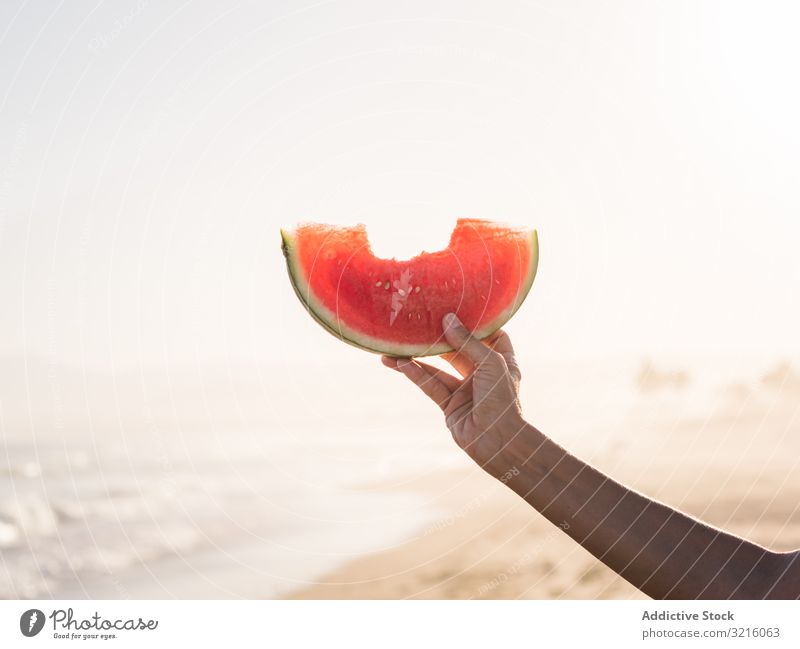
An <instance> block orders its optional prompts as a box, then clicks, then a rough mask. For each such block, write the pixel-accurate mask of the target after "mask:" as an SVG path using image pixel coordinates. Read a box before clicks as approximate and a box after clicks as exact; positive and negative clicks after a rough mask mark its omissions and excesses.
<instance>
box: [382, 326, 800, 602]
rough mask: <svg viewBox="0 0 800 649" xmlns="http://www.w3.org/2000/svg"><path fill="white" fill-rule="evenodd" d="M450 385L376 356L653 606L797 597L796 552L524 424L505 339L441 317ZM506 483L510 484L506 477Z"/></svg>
mask: <svg viewBox="0 0 800 649" xmlns="http://www.w3.org/2000/svg"><path fill="white" fill-rule="evenodd" d="M445 334H446V336H447V338H448V340H449V341H450V343H451V345H453V346H454V347H455V348H456V349H459V350H460V351H459V352H458V353H454V354H451V355H449V356H447V358H448V360H449V361H450V362H451V363H452V364H453V366H454V367H455V368H456V369H457V370H458V371H459V372H460V373H461V375H462V377H463V378H462V379H458V378H456V377H454V376H452V375H450V374H448V373H445V372H441V371H439V370H437V369H435V368H433V367H431V366H429V365H426V364H424V363H421V362H419V361H416V360H410V359H390V358H384V364H385V365H387V366H389V367H391V368H393V369H396V370H397V371H399V372H402V373H403V374H405V375H406V376H407V377H408V378H409V379H411V380H412V381H413V382H414V383H416V384H417V385H418V386H419V387H420V388H421V389H422V390H423V392H425V393H426V394H427V395H428V396H429V397H431V398H432V399H433V400H434V401H435V402H436V403H437V404H438V405H439V406H440V407H441V408H442V410H443V411H444V413H445V416H446V421H447V425H448V427H449V428H450V429H451V431H452V433H453V437H454V439H455V440H456V442H457V443H458V444H459V445H460V446H461V447H462V448H463V449H464V450H465V451H466V452H467V453H468V454H469V455H470V456H471V457H472V458H473V459H474V460H475V461H476V462H477V463H478V464H479V465H480V466H481V467H483V468H484V469H485V470H486V471H487V472H488V473H490V474H491V475H493V476H494V477H496V478H498V479H499V478H500V477H503V478H504V480H503V481H504V482H505V483H506V484H507V485H508V486H509V487H511V489H513V490H514V491H515V492H516V493H517V494H519V495H520V496H521V497H522V498H524V499H525V500H526V501H527V502H528V503H529V504H530V505H531V506H533V507H534V508H536V509H537V510H538V511H540V512H541V513H542V514H543V515H544V516H545V517H546V518H548V519H549V520H550V521H551V522H553V523H555V524H556V525H559V526H560V527H561V528H562V529H564V531H565V532H566V533H567V534H569V535H570V536H571V537H572V538H573V539H575V540H576V541H577V542H578V543H580V544H581V545H582V546H583V547H584V548H586V549H587V550H588V551H589V552H591V553H592V554H593V555H594V556H595V557H597V558H598V559H599V560H600V561H602V562H603V563H605V564H606V565H607V566H609V567H610V568H611V569H612V570H614V571H615V572H617V573H618V574H619V575H621V576H622V577H624V578H625V579H627V580H628V581H629V582H630V583H631V584H633V585H634V586H636V587H637V588H639V589H640V590H641V591H642V592H644V593H645V594H647V595H649V596H651V597H653V598H658V599H663V598H674V599H698V598H707V599H728V598H741V599H763V598H779V599H796V598H800V558H798V553H797V552H791V553H779V552H773V551H771V550H768V549H766V548H763V547H761V546H759V545H756V544H754V543H751V542H749V541H747V540H745V539H742V538H739V537H737V536H734V535H732V534H728V533H726V532H724V531H722V530H718V529H715V528H713V527H710V526H708V525H706V524H704V523H702V522H701V521H698V520H697V519H694V518H692V517H690V516H688V515H686V514H684V513H682V512H679V511H677V510H675V509H673V508H671V507H668V506H667V505H664V504H662V503H660V502H657V501H655V500H652V499H650V498H648V497H646V496H644V495H642V494H640V493H637V492H635V491H633V490H631V489H629V488H627V487H625V486H624V485H622V484H620V483H618V482H616V481H614V480H612V479H611V478H610V477H608V476H606V475H604V474H603V473H602V472H600V471H598V470H597V469H595V468H593V467H591V466H590V465H588V464H586V463H585V462H583V461H582V460H580V459H579V458H577V457H575V456H574V455H572V454H570V453H569V452H568V451H566V450H565V449H563V448H562V447H560V446H559V445H558V444H556V443H555V442H554V441H552V440H551V439H549V438H548V437H547V436H545V435H544V434H542V433H541V432H539V431H538V430H536V429H535V428H534V427H533V426H531V425H530V424H528V423H526V422H525V421H524V419H523V418H522V414H521V410H520V407H519V402H518V399H517V387H518V383H519V368H518V366H517V364H516V360H515V359H514V352H513V348H512V347H511V343H510V341H509V340H508V336H506V335H505V334H504V333H502V332H500V333H499V334H497V335H496V336H495V337H493V338H492V339H491V340H490V341H488V342H487V344H484V343H481V342H480V341H478V340H477V339H475V338H473V337H472V336H470V335H469V332H468V331H467V330H466V329H464V327H463V326H461V325H460V323H458V322H457V321H454V322H451V321H448V320H447V318H446V322H445ZM508 476H512V477H510V478H508Z"/></svg>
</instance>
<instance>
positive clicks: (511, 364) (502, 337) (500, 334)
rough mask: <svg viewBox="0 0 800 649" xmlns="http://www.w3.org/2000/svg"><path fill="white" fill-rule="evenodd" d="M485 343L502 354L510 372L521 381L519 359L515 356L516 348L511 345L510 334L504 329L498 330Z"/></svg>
mask: <svg viewBox="0 0 800 649" xmlns="http://www.w3.org/2000/svg"><path fill="white" fill-rule="evenodd" d="M485 342H487V343H488V344H489V346H490V347H491V348H492V349H494V350H495V351H496V352H499V353H500V355H501V356H502V357H503V358H504V359H505V361H506V365H507V366H508V371H509V372H511V375H512V376H513V377H514V378H515V379H516V380H517V381H519V380H520V378H521V375H522V373H521V372H520V369H519V364H518V363H517V357H516V356H515V355H514V346H513V345H512V344H511V338H509V337H508V334H507V333H506V332H505V331H503V330H502V329H498V330H497V331H496V332H494V334H492V335H491V336H490V337H489V338H488V339H487V340H486V341H485Z"/></svg>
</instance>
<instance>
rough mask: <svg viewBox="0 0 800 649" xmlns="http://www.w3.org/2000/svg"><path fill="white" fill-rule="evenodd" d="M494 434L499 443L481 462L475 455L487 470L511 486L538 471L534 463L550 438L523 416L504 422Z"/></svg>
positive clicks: (537, 462)
mask: <svg viewBox="0 0 800 649" xmlns="http://www.w3.org/2000/svg"><path fill="white" fill-rule="evenodd" d="M493 435H494V436H495V438H496V439H497V441H498V443H497V444H496V445H493V446H494V448H493V449H492V451H493V452H492V453H491V455H490V456H488V457H484V458H482V460H483V461H482V462H481V461H479V458H474V459H475V460H476V461H478V463H479V464H481V466H482V467H483V469H484V470H485V471H486V472H487V473H489V474H490V475H492V476H493V477H495V478H497V479H498V480H500V481H501V482H503V483H505V484H507V485H508V486H510V487H512V488H514V487H513V486H512V485H515V484H519V483H521V482H524V481H527V480H526V479H527V478H529V477H531V476H532V475H534V474H538V473H539V471H537V470H536V468H535V467H536V466H537V465H538V464H540V462H539V456H540V454H541V450H542V448H543V447H544V446H545V443H546V442H547V441H548V440H547V437H546V436H545V435H544V434H543V433H541V432H540V431H539V430H537V429H536V428H535V427H534V426H532V425H531V424H529V423H528V422H526V421H525V420H524V419H522V418H521V417H520V418H518V419H516V420H515V421H508V422H504V423H503V424H502V425H501V426H500V427H499V429H498V430H497V431H496V432H495V433H493ZM515 490H516V489H515Z"/></svg>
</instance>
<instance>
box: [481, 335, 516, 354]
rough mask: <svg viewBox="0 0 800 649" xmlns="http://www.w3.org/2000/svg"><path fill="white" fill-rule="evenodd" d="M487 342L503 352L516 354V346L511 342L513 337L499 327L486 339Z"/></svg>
mask: <svg viewBox="0 0 800 649" xmlns="http://www.w3.org/2000/svg"><path fill="white" fill-rule="evenodd" d="M486 343H488V344H489V346H490V347H491V348H492V349H494V350H495V351H498V352H500V353H501V354H512V355H513V354H514V346H513V345H512V344H511V338H509V337H508V334H507V333H506V332H505V331H503V330H502V329H498V330H497V331H495V332H494V333H493V334H492V335H491V336H489V337H488V338H487V339H486Z"/></svg>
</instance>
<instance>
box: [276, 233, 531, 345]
mask: <svg viewBox="0 0 800 649" xmlns="http://www.w3.org/2000/svg"><path fill="white" fill-rule="evenodd" d="M281 234H282V236H283V252H284V255H285V256H286V263H287V266H288V269H289V276H290V278H291V281H292V285H293V286H294V289H295V292H296V293H297V296H298V297H299V298H300V300H301V301H302V302H303V304H304V305H305V306H306V308H307V309H308V310H309V312H310V313H311V315H312V316H313V317H314V318H315V319H316V320H317V321H318V322H319V323H320V324H322V325H323V326H324V327H325V328H326V329H328V330H329V331H330V332H331V333H333V334H334V335H336V336H337V337H339V338H341V339H342V340H344V341H345V342H349V343H351V344H353V345H355V346H357V347H361V348H362V349H367V350H370V351H374V352H378V353H383V354H389V355H393V356H428V355H431V354H441V353H444V352H446V351H450V350H451V347H450V346H449V345H448V344H447V341H446V340H445V339H444V332H443V329H442V317H443V316H444V315H445V314H447V313H455V314H457V315H458V317H459V318H460V319H461V321H462V322H463V323H464V324H465V325H466V326H467V327H468V328H469V329H470V330H471V331H473V332H474V333H475V334H476V335H477V336H478V337H479V338H485V337H487V336H489V335H491V334H492V333H494V332H495V331H497V329H499V328H500V327H501V326H503V325H504V324H505V323H506V322H507V321H508V319H509V318H510V317H511V316H512V315H513V314H514V313H515V312H516V310H517V309H518V308H519V306H520V305H521V304H522V301H523V300H524V299H525V297H526V296H527V294H528V292H529V291H530V288H531V285H532V284H533V279H534V277H535V275H536V268H537V265H538V261H539V245H538V238H537V235H536V231H535V230H529V229H524V228H514V227H509V226H506V225H501V224H498V223H494V222H491V221H483V220H477V219H459V220H458V222H457V223H456V227H455V229H454V230H453V234H452V236H451V238H450V245H449V246H448V247H447V248H446V249H444V250H440V251H438V252H423V253H421V254H420V255H418V256H416V257H414V258H413V259H409V260H396V259H381V258H378V257H375V256H374V255H373V254H372V250H371V249H370V245H369V239H368V237H367V231H366V228H365V227H364V226H363V225H357V226H355V227H348V228H344V227H338V226H334V225H326V224H320V223H305V224H302V225H300V226H298V227H297V228H296V229H294V230H293V231H285V230H282V231H281Z"/></svg>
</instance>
